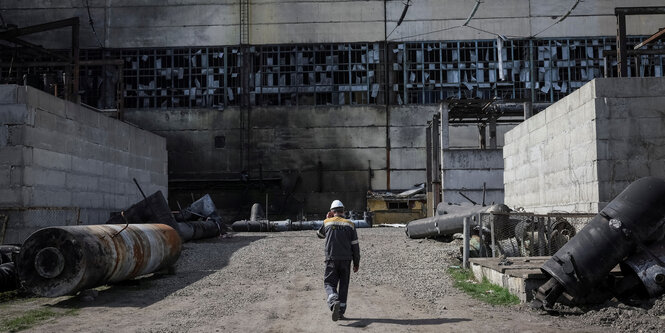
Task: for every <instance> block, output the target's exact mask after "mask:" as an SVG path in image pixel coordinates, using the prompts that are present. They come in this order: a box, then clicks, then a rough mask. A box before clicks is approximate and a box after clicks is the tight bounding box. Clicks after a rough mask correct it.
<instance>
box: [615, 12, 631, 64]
mask: <svg viewBox="0 0 665 333" xmlns="http://www.w3.org/2000/svg"><path fill="white" fill-rule="evenodd" d="M617 58H618V64H617V66H618V68H617V72H619V77H626V76H628V55H627V54H626V15H625V14H617Z"/></svg>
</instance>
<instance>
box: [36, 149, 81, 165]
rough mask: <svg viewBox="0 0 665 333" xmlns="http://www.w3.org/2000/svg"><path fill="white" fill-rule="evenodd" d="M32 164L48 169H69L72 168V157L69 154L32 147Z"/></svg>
mask: <svg viewBox="0 0 665 333" xmlns="http://www.w3.org/2000/svg"><path fill="white" fill-rule="evenodd" d="M33 164H34V165H36V166H40V167H43V168H48V169H57V170H65V171H69V170H71V168H72V157H71V155H69V154H63V153H58V152H54V151H48V150H44V149H39V148H34V149H33Z"/></svg>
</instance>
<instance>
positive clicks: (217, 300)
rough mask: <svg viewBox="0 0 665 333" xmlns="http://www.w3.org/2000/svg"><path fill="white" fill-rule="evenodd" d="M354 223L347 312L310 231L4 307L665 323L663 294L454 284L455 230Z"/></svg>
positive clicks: (223, 323) (168, 328)
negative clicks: (356, 243) (431, 236)
mask: <svg viewBox="0 0 665 333" xmlns="http://www.w3.org/2000/svg"><path fill="white" fill-rule="evenodd" d="M358 235H359V239H360V246H361V253H362V258H361V264H360V271H359V272H358V273H357V274H353V273H352V276H351V288H350V297H349V301H348V304H349V308H348V310H347V316H348V319H347V320H343V321H338V322H333V321H331V319H330V312H329V311H328V309H327V308H326V305H325V292H324V291H323V282H322V279H323V268H324V265H323V242H322V241H321V240H319V239H317V238H316V236H315V232H314V231H299V232H283V233H236V234H233V235H231V236H230V237H227V238H216V239H210V240H204V241H198V242H191V243H187V244H185V245H184V249H183V252H182V255H181V258H180V259H179V262H178V265H177V271H176V274H175V275H162V276H154V277H149V278H144V279H141V280H139V281H138V282H135V283H125V284H122V285H114V286H111V287H104V288H100V292H99V295H98V296H97V297H96V298H95V299H93V300H91V301H84V300H83V299H82V297H80V296H78V297H60V298H55V299H36V300H35V299H32V300H17V301H13V302H11V303H5V304H0V312H3V313H8V314H11V313H12V312H15V311H25V309H28V308H36V307H43V306H48V307H51V308H70V307H78V308H80V310H78V311H77V313H76V314H75V315H72V316H62V317H58V318H55V319H49V320H47V321H45V322H42V323H41V325H39V326H36V327H33V328H32V329H30V330H29V331H34V332H332V331H335V332H357V331H363V332H395V331H397V332H625V331H634V332H650V331H658V330H659V329H660V327H661V326H662V323H665V320H663V319H661V318H665V299H659V300H655V301H653V302H650V303H648V304H643V305H642V306H641V307H632V306H627V305H623V304H620V303H611V302H608V303H607V304H605V305H604V306H600V307H596V308H594V309H591V310H588V311H586V313H584V314H581V315H579V314H577V315H560V316H552V315H548V314H544V313H542V312H538V311H534V310H531V309H530V308H529V307H528V306H526V305H514V306H491V305H487V304H484V303H481V302H479V301H476V300H474V299H471V298H470V297H468V296H467V295H466V294H464V293H462V292H460V291H458V290H457V289H455V288H453V287H452V281H451V280H450V279H449V278H448V277H447V275H446V273H445V271H446V269H447V267H448V266H449V265H456V264H458V262H456V259H455V257H456V256H457V253H458V252H459V246H460V243H458V241H454V242H452V243H444V242H439V241H435V240H412V239H409V238H408V237H406V235H405V234H404V229H394V228H373V229H359V230H358ZM570 312H571V313H574V311H570Z"/></svg>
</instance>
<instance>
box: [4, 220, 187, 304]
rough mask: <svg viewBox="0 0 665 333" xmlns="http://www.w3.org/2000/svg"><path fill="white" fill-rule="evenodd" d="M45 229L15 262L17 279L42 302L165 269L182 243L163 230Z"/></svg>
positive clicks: (139, 227) (117, 227) (140, 227)
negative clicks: (46, 299)
mask: <svg viewBox="0 0 665 333" xmlns="http://www.w3.org/2000/svg"><path fill="white" fill-rule="evenodd" d="M123 228H125V225H111V224H106V225H90V226H68V227H50V228H44V229H41V230H38V231H36V232H34V233H33V234H32V235H30V237H28V239H27V240H26V241H25V243H23V246H22V247H21V252H20V253H19V256H18V258H17V260H16V263H17V271H18V275H19V279H20V281H21V283H22V284H23V286H24V287H25V288H26V289H28V290H29V291H31V292H33V293H35V294H37V295H40V296H44V297H57V296H62V295H68V294H73V293H75V292H77V291H79V290H84V289H88V288H92V287H96V286H99V285H103V284H106V283H110V282H117V281H122V280H127V279H131V278H134V277H137V276H141V275H145V274H149V273H152V272H155V271H158V270H161V269H164V268H167V267H169V266H171V265H173V264H175V262H176V261H177V260H178V257H179V256H180V250H181V246H182V245H181V240H180V236H179V235H178V233H177V232H176V231H175V230H174V229H173V228H171V227H169V226H167V225H164V224H130V225H128V226H126V228H125V229H124V230H123Z"/></svg>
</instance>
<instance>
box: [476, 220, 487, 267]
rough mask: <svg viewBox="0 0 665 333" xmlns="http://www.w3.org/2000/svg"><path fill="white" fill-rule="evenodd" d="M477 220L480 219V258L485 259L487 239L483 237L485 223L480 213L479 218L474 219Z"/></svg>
mask: <svg viewBox="0 0 665 333" xmlns="http://www.w3.org/2000/svg"><path fill="white" fill-rule="evenodd" d="M476 218H477V219H478V227H479V231H478V237H479V238H480V248H479V249H478V250H479V252H480V256H481V257H484V256H486V255H487V249H485V237H483V236H484V235H483V227H484V223H483V219H482V218H481V216H480V213H478V215H477V216H474V217H473V219H474V220H475V219H476Z"/></svg>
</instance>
